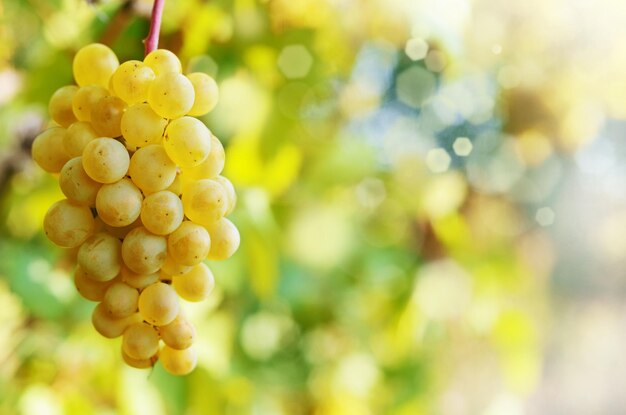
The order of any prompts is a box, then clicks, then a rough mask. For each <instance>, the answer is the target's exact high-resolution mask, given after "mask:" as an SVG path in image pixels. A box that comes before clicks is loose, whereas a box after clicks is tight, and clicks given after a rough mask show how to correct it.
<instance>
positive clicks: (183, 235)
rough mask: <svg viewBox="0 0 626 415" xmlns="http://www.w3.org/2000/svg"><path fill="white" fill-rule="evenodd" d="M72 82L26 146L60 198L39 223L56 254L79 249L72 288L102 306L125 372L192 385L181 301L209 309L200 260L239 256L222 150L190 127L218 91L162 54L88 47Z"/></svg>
mask: <svg viewBox="0 0 626 415" xmlns="http://www.w3.org/2000/svg"><path fill="white" fill-rule="evenodd" d="M73 72H74V78H75V80H76V83H77V84H78V86H75V85H69V86H64V87H62V88H60V89H58V90H57V91H56V92H55V93H54V95H52V97H51V99H50V103H49V111H50V115H51V117H52V120H53V121H54V123H56V124H57V125H56V126H53V127H51V128H49V129H47V130H45V131H44V132H42V133H41V134H40V135H39V136H38V137H37V138H36V139H35V141H34V142H33V147H32V157H33V159H34V160H35V161H36V162H37V164H38V165H39V166H41V168H43V169H44V170H45V171H47V172H49V173H54V174H58V178H59V185H60V188H61V191H62V192H63V194H64V195H65V197H66V199H63V200H60V201H58V202H56V203H54V204H53V205H52V206H51V207H50V209H49V210H48V212H47V213H46V216H45V219H44V231H45V233H46V235H47V237H48V238H49V239H50V240H51V241H52V242H54V243H55V244H56V245H59V246H61V247H65V248H78V253H77V260H76V261H77V268H76V272H75V275H74V282H75V285H76V288H77V290H78V292H79V293H80V294H81V295H82V296H83V297H84V298H86V299H88V300H91V301H97V302H99V304H98V305H97V306H96V307H95V309H94V311H93V315H92V322H93V326H94V327H95V329H96V330H97V331H98V332H99V333H100V334H101V335H103V336H104V337H107V338H115V337H119V336H122V356H123V358H124V360H125V361H126V363H127V364H129V365H130V366H133V367H137V368H148V367H152V366H153V365H154V364H155V362H156V361H157V360H160V361H161V364H162V365H163V367H164V368H165V370H167V371H168V372H170V373H172V374H175V375H184V374H187V373H189V372H191V371H192V370H193V369H194V367H195V366H196V362H197V355H196V352H195V351H194V349H193V347H192V343H193V342H194V338H195V336H196V331H195V328H194V326H193V325H192V324H191V322H190V321H189V320H188V318H187V317H186V316H185V313H184V311H183V308H182V306H181V304H180V302H179V297H181V298H182V299H184V300H186V301H202V300H204V299H206V298H207V296H208V295H209V294H210V293H211V291H212V289H213V287H214V284H215V282H214V278H213V274H212V273H211V270H210V269H209V267H207V265H206V264H205V263H204V262H203V261H204V260H205V259H211V260H222V259H226V258H228V257H230V256H231V255H232V254H233V253H234V252H235V251H236V250H237V248H238V247H239V232H238V230H237V228H236V227H235V225H234V224H233V223H232V222H231V221H229V220H228V219H226V216H227V215H228V214H229V213H231V212H232V210H233V208H234V206H235V202H236V195H235V189H234V187H233V185H232V184H231V182H230V181H229V180H228V179H226V178H225V177H223V176H221V175H220V173H221V172H222V169H223V167H224V161H225V155H224V148H223V147H222V144H221V143H220V141H219V140H218V139H217V138H216V137H215V136H214V135H212V134H211V132H210V131H209V129H208V128H207V127H206V126H205V125H204V124H203V123H202V122H201V121H199V120H198V119H197V118H193V117H194V116H201V115H204V114H206V113H208V112H209V111H211V110H212V109H213V107H214V106H215V105H216V103H217V99H218V90H217V85H216V83H215V81H214V80H213V79H212V78H211V77H209V76H208V75H206V74H204V73H191V74H188V75H183V74H182V73H181V72H182V69H181V63H180V61H179V59H178V58H177V57H176V55H174V54H173V53H172V52H170V51H167V50H164V49H158V50H155V51H153V52H151V53H150V54H148V55H147V56H146V57H145V59H144V60H143V62H142V61H137V60H131V61H128V62H124V63H122V64H121V65H120V64H119V61H118V58H117V57H116V56H115V53H114V52H113V51H112V50H111V49H109V48H108V47H107V46H105V45H102V44H90V45H88V46H85V47H83V48H82V49H80V50H79V51H78V53H77V54H76V56H75V57H74V61H73Z"/></svg>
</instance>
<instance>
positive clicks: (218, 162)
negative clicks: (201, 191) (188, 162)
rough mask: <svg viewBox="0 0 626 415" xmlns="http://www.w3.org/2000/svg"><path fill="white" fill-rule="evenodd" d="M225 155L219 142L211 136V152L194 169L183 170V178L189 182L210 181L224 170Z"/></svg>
mask: <svg viewBox="0 0 626 415" xmlns="http://www.w3.org/2000/svg"><path fill="white" fill-rule="evenodd" d="M225 161H226V155H225V153H224V147H223V146H222V143H221V142H220V140H218V138H217V137H215V136H214V135H212V136H211V151H210V152H209V155H208V156H207V158H206V159H205V160H204V161H203V162H202V163H200V164H198V165H197V166H195V167H189V168H184V169H183V173H184V174H185V177H187V178H189V179H190V180H201V179H212V178H214V177H216V176H218V175H219V174H220V173H221V172H222V170H223V169H224V163H225Z"/></svg>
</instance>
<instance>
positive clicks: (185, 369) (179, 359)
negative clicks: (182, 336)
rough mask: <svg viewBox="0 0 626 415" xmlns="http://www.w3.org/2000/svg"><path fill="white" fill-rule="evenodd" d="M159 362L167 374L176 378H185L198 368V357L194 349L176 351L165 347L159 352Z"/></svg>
mask: <svg viewBox="0 0 626 415" xmlns="http://www.w3.org/2000/svg"><path fill="white" fill-rule="evenodd" d="M159 360H160V361H161V364H162V365H163V368H164V369H165V370H166V371H167V372H169V373H170V374H172V375H175V376H183V375H187V374H189V373H191V371H193V370H194V369H195V368H196V365H197V364H198V355H197V354H196V351H195V349H194V348H193V347H188V348H186V349H184V350H176V349H174V348H172V347H170V346H168V345H165V346H163V347H162V348H161V350H160V352H159Z"/></svg>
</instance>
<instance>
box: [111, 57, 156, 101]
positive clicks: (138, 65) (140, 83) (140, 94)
mask: <svg viewBox="0 0 626 415" xmlns="http://www.w3.org/2000/svg"><path fill="white" fill-rule="evenodd" d="M153 80H154V71H153V70H152V69H151V68H150V67H149V66H148V65H146V64H144V63H143V62H141V61H134V60H131V61H127V62H124V63H123V64H121V65H120V66H119V67H118V68H117V69H116V70H115V72H113V75H112V76H111V84H112V85H113V90H114V91H115V94H116V95H117V96H118V97H120V98H122V99H123V100H124V101H126V102H127V103H128V104H131V105H132V104H135V103H137V102H143V101H146V100H147V99H148V89H149V88H150V84H151V83H152V81H153Z"/></svg>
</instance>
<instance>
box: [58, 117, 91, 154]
mask: <svg viewBox="0 0 626 415" xmlns="http://www.w3.org/2000/svg"><path fill="white" fill-rule="evenodd" d="M94 138H98V134H96V132H95V131H94V129H93V128H92V127H91V124H89V123H88V122H82V121H78V122H75V123H74V124H72V125H70V126H69V127H68V128H67V131H66V132H65V135H64V136H63V149H64V150H65V153H67V155H68V156H69V157H78V156H82V155H83V151H84V150H85V146H87V144H88V143H89V142H90V141H91V140H93V139H94Z"/></svg>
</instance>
